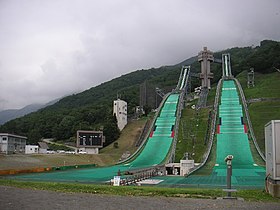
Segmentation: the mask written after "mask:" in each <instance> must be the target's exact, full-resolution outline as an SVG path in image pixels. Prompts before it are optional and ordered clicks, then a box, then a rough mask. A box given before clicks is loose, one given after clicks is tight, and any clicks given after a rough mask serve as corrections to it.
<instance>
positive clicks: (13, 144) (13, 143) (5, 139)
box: [0, 133, 27, 154]
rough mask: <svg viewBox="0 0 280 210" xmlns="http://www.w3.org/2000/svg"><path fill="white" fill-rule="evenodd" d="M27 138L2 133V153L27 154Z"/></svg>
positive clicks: (0, 135)
mask: <svg viewBox="0 0 280 210" xmlns="http://www.w3.org/2000/svg"><path fill="white" fill-rule="evenodd" d="M26 140H27V137H25V136H18V135H14V134H9V133H0V153H4V154H15V153H22V154H24V153H25V146H26Z"/></svg>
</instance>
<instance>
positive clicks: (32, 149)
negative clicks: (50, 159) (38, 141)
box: [25, 145, 39, 154]
mask: <svg viewBox="0 0 280 210" xmlns="http://www.w3.org/2000/svg"><path fill="white" fill-rule="evenodd" d="M38 153H39V146H38V145H26V146H25V154H38Z"/></svg>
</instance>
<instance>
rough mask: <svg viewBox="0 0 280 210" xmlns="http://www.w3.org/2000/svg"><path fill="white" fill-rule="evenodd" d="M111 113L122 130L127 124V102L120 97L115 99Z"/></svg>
mask: <svg viewBox="0 0 280 210" xmlns="http://www.w3.org/2000/svg"><path fill="white" fill-rule="evenodd" d="M113 114H115V115H116V118H117V121H118V127H119V129H120V130H122V129H123V128H124V127H125V126H126V124H127V103H126V102H125V101H123V100H120V99H118V100H115V101H114V110H113Z"/></svg>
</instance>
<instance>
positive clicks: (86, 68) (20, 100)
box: [0, 0, 280, 110]
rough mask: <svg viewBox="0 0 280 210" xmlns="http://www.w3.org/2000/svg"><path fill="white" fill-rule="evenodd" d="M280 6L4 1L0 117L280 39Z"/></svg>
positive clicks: (192, 0) (224, 1)
mask: <svg viewBox="0 0 280 210" xmlns="http://www.w3.org/2000/svg"><path fill="white" fill-rule="evenodd" d="M279 26H280V1H279V0H230V1H228V0H211V1H208V0H205V1H204V0H200V1H197V0H0V110H2V109H8V108H21V107H23V106H25V105H28V104H31V103H45V102H48V101H50V100H52V99H54V98H58V97H61V96H65V95H67V94H71V93H74V92H80V91H82V90H85V89H88V88H90V87H93V86H96V85H98V84H100V83H102V82H105V81H108V80H111V79H113V78H115V77H118V76H120V75H123V74H126V73H128V72H131V71H134V70H138V69H147V68H151V67H160V66H162V65H172V64H176V63H179V62H181V61H183V60H185V59H187V58H189V57H191V56H193V55H196V54H197V53H198V52H199V51H200V50H201V49H202V47H203V46H207V47H208V48H209V49H210V50H212V51H217V50H222V49H226V48H230V47H234V46H240V47H241V46H251V45H258V44H259V41H261V40H263V39H273V40H280V29H279Z"/></svg>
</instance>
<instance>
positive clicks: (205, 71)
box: [198, 47, 214, 90]
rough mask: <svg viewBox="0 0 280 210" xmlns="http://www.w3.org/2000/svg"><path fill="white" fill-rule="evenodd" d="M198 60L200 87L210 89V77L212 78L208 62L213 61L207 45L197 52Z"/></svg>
mask: <svg viewBox="0 0 280 210" xmlns="http://www.w3.org/2000/svg"><path fill="white" fill-rule="evenodd" d="M198 61H199V62H200V64H201V73H200V74H199V77H200V79H201V88H207V89H208V90H210V89H211V84H210V79H212V78H213V73H212V72H210V63H211V62H213V61H214V56H213V52H211V51H210V50H207V47H204V48H203V51H200V52H199V53H198Z"/></svg>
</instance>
